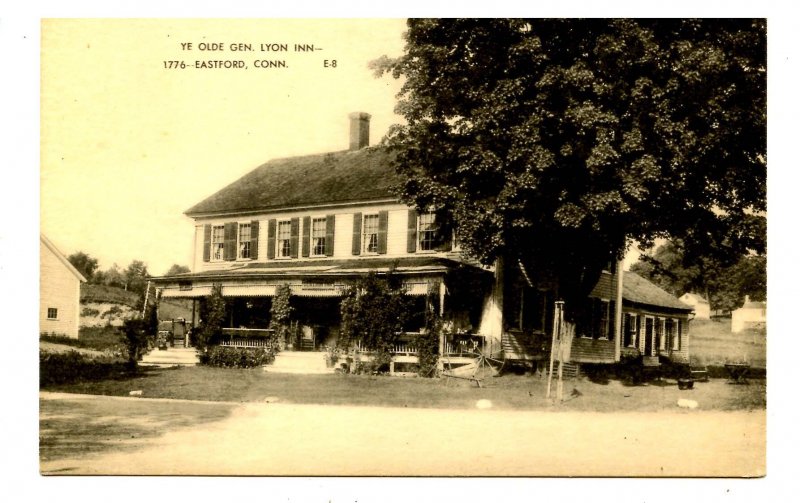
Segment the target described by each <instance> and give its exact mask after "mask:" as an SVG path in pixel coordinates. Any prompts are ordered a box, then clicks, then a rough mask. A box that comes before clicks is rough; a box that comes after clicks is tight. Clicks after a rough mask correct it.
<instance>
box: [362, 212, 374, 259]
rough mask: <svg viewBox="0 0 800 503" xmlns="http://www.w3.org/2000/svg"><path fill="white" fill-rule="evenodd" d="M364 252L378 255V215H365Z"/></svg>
mask: <svg viewBox="0 0 800 503" xmlns="http://www.w3.org/2000/svg"><path fill="white" fill-rule="evenodd" d="M363 243H364V251H365V252H367V253H378V215H364V239H363Z"/></svg>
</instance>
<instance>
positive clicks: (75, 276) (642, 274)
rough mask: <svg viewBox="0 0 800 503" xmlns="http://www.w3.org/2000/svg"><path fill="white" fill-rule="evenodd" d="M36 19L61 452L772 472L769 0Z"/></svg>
mask: <svg viewBox="0 0 800 503" xmlns="http://www.w3.org/2000/svg"><path fill="white" fill-rule="evenodd" d="M40 30H41V34H40V40H41V42H40V43H41V59H40V71H41V82H40V107H41V109H40V151H39V155H40V167H39V184H40V186H39V191H40V192H39V193H40V201H39V206H40V208H39V209H40V215H39V231H40V235H39V306H38V309H39V320H38V327H39V367H38V373H39V392H38V407H39V409H38V417H39V424H38V437H39V445H38V456H39V473H40V475H41V476H44V477H45V478H61V477H64V476H76V475H158V476H259V477H296V476H300V477H470V478H474V477H647V478H662V477H663V478H686V477H692V478H707V477H731V478H760V477H764V476H766V475H767V473H768V470H767V463H766V460H767V410H768V409H767V252H766V242H767V20H766V19H764V18H746V17H740V18H714V17H704V18H687V17H683V18H681V17H672V18H604V19H601V18H588V19H582V18H503V17H494V18H425V19H423V18H408V19H406V18H386V19H378V18H369V19H367V18H364V19H356V18H319V19H297V18H292V19H278V18H264V19H256V18H248V19H233V18H232V19H187V18H183V19H177V18H160V19H134V18H114V19H109V18H79V17H78V18H43V19H41V22H40ZM771 389H772V388H771ZM771 396H772V395H771Z"/></svg>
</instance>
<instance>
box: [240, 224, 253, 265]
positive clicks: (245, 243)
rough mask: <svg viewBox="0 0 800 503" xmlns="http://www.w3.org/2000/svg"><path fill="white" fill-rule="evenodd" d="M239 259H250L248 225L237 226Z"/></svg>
mask: <svg viewBox="0 0 800 503" xmlns="http://www.w3.org/2000/svg"><path fill="white" fill-rule="evenodd" d="M239 258H250V224H239Z"/></svg>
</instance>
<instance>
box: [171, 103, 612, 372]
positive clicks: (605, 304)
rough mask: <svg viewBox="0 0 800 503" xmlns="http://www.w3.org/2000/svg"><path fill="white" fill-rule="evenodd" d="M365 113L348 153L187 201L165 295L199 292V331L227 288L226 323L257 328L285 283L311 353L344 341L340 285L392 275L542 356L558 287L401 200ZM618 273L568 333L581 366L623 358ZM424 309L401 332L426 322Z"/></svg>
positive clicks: (492, 339) (276, 166)
mask: <svg viewBox="0 0 800 503" xmlns="http://www.w3.org/2000/svg"><path fill="white" fill-rule="evenodd" d="M369 119H370V116H369V115H368V114H365V113H354V114H351V115H350V148H349V149H348V150H344V151H338V152H331V153H323V154H314V155H307V156H300V157H291V158H286V159H275V160H272V161H269V162H267V163H265V164H263V165H262V166H260V167H258V168H256V169H254V170H253V171H251V172H250V173H248V174H246V175H244V176H243V177H242V178H240V179H239V180H237V181H235V182H233V183H232V184H230V185H228V186H227V187H224V188H223V189H221V190H219V191H218V192H217V193H215V194H213V195H211V196H210V197H208V198H206V199H205V200H203V201H201V202H200V203H198V204H196V205H195V206H193V207H192V208H190V209H189V210H187V211H186V215H188V216H189V217H191V218H192V219H193V220H194V225H195V238H194V250H195V252H194V256H195V258H194V263H193V265H192V272H191V273H187V274H181V275H174V276H168V277H163V278H156V279H155V281H156V285H157V287H158V288H159V290H160V292H161V294H162V296H163V297H182V298H190V299H194V300H195V301H196V302H194V305H195V310H194V311H195V314H194V316H193V320H192V321H193V323H192V324H193V325H194V326H197V323H198V321H199V317H200V316H199V311H200V307H201V306H200V305H201V303H202V302H203V299H204V298H206V297H207V296H208V295H210V293H211V290H212V287H213V285H215V284H216V285H221V287H222V295H223V296H224V297H226V298H227V300H228V303H227V304H228V311H227V318H226V322H225V324H226V326H227V327H229V330H236V329H263V328H266V327H267V326H268V323H269V317H270V315H269V308H270V305H271V299H272V297H273V296H274V295H275V292H276V289H277V288H278V287H279V286H280V285H283V284H289V285H290V287H291V292H292V296H293V304H294V306H295V313H296V316H297V317H298V318H299V320H298V322H299V324H300V325H301V327H304V329H303V336H304V340H305V341H306V342H305V343H304V344H303V345H302V346H301V347H304V348H305V349H312V348H318V347H320V346H322V345H330V344H333V343H334V342H335V341H336V339H337V336H338V332H339V329H340V300H341V293H342V290H343V289H344V288H345V287H347V286H348V285H350V284H352V283H353V281H354V280H355V279H356V278H358V277H361V276H363V275H364V274H366V273H368V272H371V271H372V272H377V273H378V274H386V273H388V272H389V271H390V270H391V271H393V272H394V274H395V275H396V277H398V278H400V279H401V280H402V282H403V284H404V285H405V289H406V291H407V292H408V293H409V294H410V295H411V296H413V297H414V298H415V299H416V300H415V303H416V307H415V312H417V313H424V312H425V310H426V309H431V308H433V309H435V310H437V311H438V312H439V313H440V314H442V315H443V316H444V318H445V319H446V321H447V323H448V326H449V328H450V329H451V333H454V334H458V333H468V334H472V335H474V336H476V337H477V338H478V339H479V340H480V341H481V342H482V343H483V344H485V345H484V348H485V349H486V350H487V351H489V352H490V353H492V354H499V353H501V352H503V353H505V354H506V356H507V357H510V358H519V359H527V360H543V359H546V358H547V355H548V353H549V344H550V339H551V331H552V320H553V306H554V301H555V300H556V299H555V297H554V294H553V292H552V291H548V290H546V289H543V288H539V287H537V286H535V285H534V284H533V283H532V282H531V281H530V279H529V278H528V275H527V274H526V271H521V270H520V268H519V266H518V264H513V263H511V264H505V265H500V264H496V265H495V266H494V267H491V268H489V267H482V266H480V265H479V264H478V263H477V262H475V261H474V260H472V259H471V258H469V257H466V256H464V255H463V254H462V253H461V251H460V249H459V247H458V244H457V242H455V240H454V239H453V235H452V233H451V232H449V231H445V230H444V229H445V228H446V227H444V226H443V225H442V222H440V221H438V220H437V215H436V214H434V213H432V212H418V211H417V210H416V209H414V208H410V207H409V206H408V205H406V204H404V203H403V202H401V201H400V200H399V198H398V197H397V195H396V194H395V193H393V192H392V188H393V187H394V186H396V185H398V183H399V182H400V179H399V178H398V175H397V174H396V172H395V169H394V167H393V165H392V162H391V161H392V153H391V152H390V151H389V150H387V149H385V148H383V147H370V146H369ZM618 271H621V268H620V267H619V264H618V263H613V262H612V263H609V266H608V268H607V270H606V271H604V272H603V273H602V275H601V277H600V280H599V281H598V284H597V286H596V287H595V289H594V291H593V292H592V293H591V295H590V298H589V299H587V302H589V303H590V305H587V306H586V308H585V311H586V312H587V313H589V314H588V316H589V318H590V319H587V321H586V323H582V324H580V325H579V327H578V333H577V334H576V337H575V338H574V339H573V343H572V350H571V355H572V361H574V362H587V363H613V362H615V361H619V359H620V353H621V347H620V333H621V316H622V310H621V302H622V288H621V274H619V273H618ZM529 272H530V271H529ZM534 273H535V271H534ZM423 318H424V315H423V316H418V317H417V318H416V319H415V320H412V321H411V322H410V323H409V326H408V327H407V331H408V332H409V333H414V332H415V331H418V330H419V329H421V328H422V326H423ZM447 344H453V345H457V344H463V341H459V340H457V338H453V339H452V340H449V341H447ZM443 346H445V348H444V349H446V348H447V347H449V346H446V345H445V344H444V343H443Z"/></svg>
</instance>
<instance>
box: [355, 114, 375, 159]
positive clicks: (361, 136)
mask: <svg viewBox="0 0 800 503" xmlns="http://www.w3.org/2000/svg"><path fill="white" fill-rule="evenodd" d="M370 117H371V116H370V115H369V114H367V113H364V112H353V113H351V114H350V150H360V149H362V148H364V147H367V146H369V119H370Z"/></svg>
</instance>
